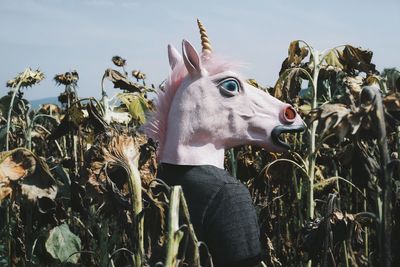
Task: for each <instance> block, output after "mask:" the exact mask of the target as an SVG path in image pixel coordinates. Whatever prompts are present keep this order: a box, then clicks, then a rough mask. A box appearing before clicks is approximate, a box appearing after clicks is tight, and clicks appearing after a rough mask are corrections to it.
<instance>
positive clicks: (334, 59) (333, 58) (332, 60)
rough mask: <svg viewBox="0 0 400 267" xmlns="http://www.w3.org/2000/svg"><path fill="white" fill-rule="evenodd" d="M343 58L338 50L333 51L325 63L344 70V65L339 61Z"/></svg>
mask: <svg viewBox="0 0 400 267" xmlns="http://www.w3.org/2000/svg"><path fill="white" fill-rule="evenodd" d="M340 56H341V54H340V51H338V50H337V49H332V50H331V51H330V52H329V53H328V54H327V55H326V56H325V61H326V63H327V64H328V65H330V66H333V67H337V68H340V69H343V65H342V63H340V61H339V57H340Z"/></svg>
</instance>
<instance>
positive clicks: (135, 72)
mask: <svg viewBox="0 0 400 267" xmlns="http://www.w3.org/2000/svg"><path fill="white" fill-rule="evenodd" d="M132 76H133V77H135V78H136V79H138V80H144V79H146V74H144V73H143V72H141V71H140V70H133V71H132Z"/></svg>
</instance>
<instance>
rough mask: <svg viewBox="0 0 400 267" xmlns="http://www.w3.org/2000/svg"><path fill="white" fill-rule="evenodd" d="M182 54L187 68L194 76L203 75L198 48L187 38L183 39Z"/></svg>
mask: <svg viewBox="0 0 400 267" xmlns="http://www.w3.org/2000/svg"><path fill="white" fill-rule="evenodd" d="M182 55H183V62H184V63H185V66H186V69H187V71H188V72H189V74H190V75H192V76H199V75H200V76H201V75H202V67H201V61H200V56H199V54H198V53H197V51H196V49H194V47H193V46H192V45H191V44H190V43H189V42H188V41H186V40H183V41H182Z"/></svg>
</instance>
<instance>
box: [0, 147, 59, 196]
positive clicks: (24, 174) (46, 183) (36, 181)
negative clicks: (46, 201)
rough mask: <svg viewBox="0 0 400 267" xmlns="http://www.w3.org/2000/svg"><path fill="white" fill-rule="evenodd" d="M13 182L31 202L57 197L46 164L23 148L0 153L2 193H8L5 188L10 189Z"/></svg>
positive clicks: (53, 182)
mask: <svg viewBox="0 0 400 267" xmlns="http://www.w3.org/2000/svg"><path fill="white" fill-rule="evenodd" d="M15 182H18V184H19V186H20V190H21V194H22V195H23V196H25V197H26V198H27V199H28V200H31V201H33V202H35V201H37V199H38V198H41V197H48V198H50V199H54V198H55V197H56V195H57V186H56V182H55V180H54V178H53V176H52V175H51V173H50V171H49V168H48V166H47V164H46V163H45V162H44V161H43V160H42V159H41V158H39V157H38V156H36V155H35V154H33V153H32V152H31V151H30V150H28V149H25V148H17V149H14V150H11V151H5V152H2V153H0V183H1V187H2V189H3V190H2V191H4V192H9V190H8V189H6V188H12V187H11V183H15ZM17 192H19V191H18V190H17ZM17 192H15V193H17Z"/></svg>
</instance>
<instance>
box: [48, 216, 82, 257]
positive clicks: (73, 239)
mask: <svg viewBox="0 0 400 267" xmlns="http://www.w3.org/2000/svg"><path fill="white" fill-rule="evenodd" d="M45 245H46V250H47V252H48V253H50V255H51V256H52V257H53V258H54V259H57V260H59V261H60V262H62V263H64V262H69V263H74V264H76V263H78V260H79V256H80V254H79V253H76V254H74V255H72V254H73V253H75V252H78V251H80V250H81V239H80V238H79V237H78V236H77V235H75V234H74V233H72V232H71V231H70V230H69V227H68V225H67V224H62V225H60V226H56V227H54V228H53V229H51V230H50V234H49V237H48V238H47V240H46V244H45ZM71 255H72V256H71Z"/></svg>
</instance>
